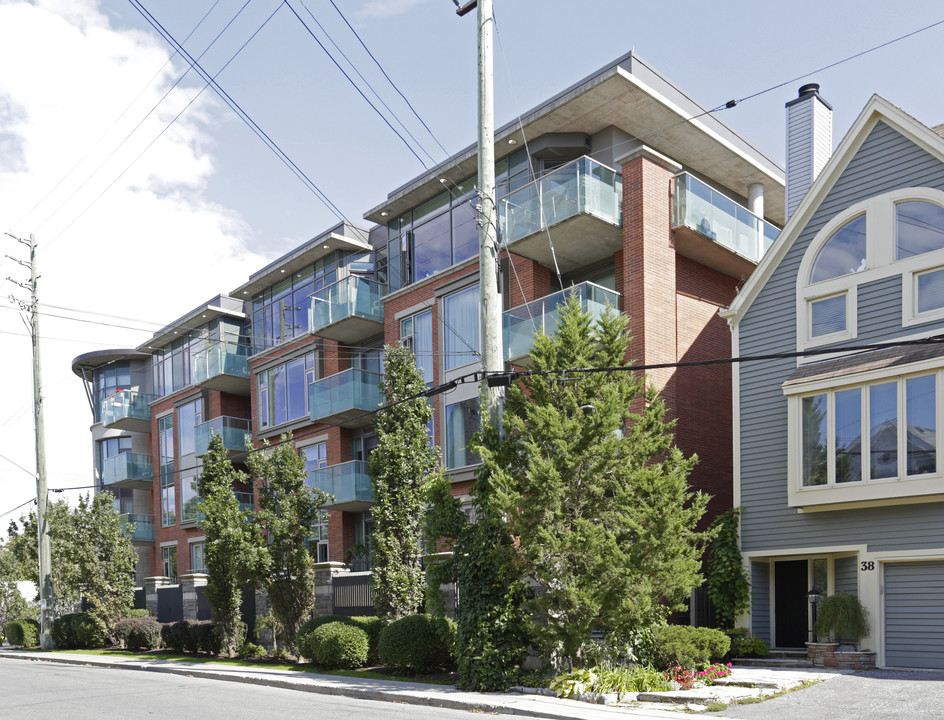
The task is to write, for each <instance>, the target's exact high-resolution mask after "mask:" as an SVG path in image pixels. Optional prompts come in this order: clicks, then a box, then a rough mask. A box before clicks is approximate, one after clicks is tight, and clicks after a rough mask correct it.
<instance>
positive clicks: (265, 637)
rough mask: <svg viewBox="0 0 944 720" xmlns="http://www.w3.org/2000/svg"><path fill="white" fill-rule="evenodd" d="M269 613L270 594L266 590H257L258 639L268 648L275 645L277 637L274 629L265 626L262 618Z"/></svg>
mask: <svg viewBox="0 0 944 720" xmlns="http://www.w3.org/2000/svg"><path fill="white" fill-rule="evenodd" d="M268 614H269V596H268V595H266V591H265V590H256V639H257V641H258V642H259V644H260V645H262V647H264V648H265V649H266V650H271V649H272V648H274V647H275V638H274V637H273V636H272V630H271V629H270V628H268V627H266V628H263V627H262V626H261V624H260V622H259V621H260V619H261V618H263V617H265V616H267V615H268Z"/></svg>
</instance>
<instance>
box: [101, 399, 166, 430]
mask: <svg viewBox="0 0 944 720" xmlns="http://www.w3.org/2000/svg"><path fill="white" fill-rule="evenodd" d="M156 399H157V396H156V395H148V394H147V393H142V392H138V391H137V390H119V391H118V392H116V393H115V394H114V395H109V396H108V397H107V398H105V401H104V402H103V403H102V424H103V425H104V426H105V427H110V426H117V427H121V426H122V425H125V426H129V425H130V424H131V423H134V424H138V425H139V428H140V427H141V426H143V425H150V422H151V408H150V404H151V403H152V402H154V401H155V400H156ZM128 429H135V428H134V427H128Z"/></svg>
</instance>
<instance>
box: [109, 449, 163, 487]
mask: <svg viewBox="0 0 944 720" xmlns="http://www.w3.org/2000/svg"><path fill="white" fill-rule="evenodd" d="M153 480H154V471H153V469H152V467H151V456H150V455H144V454H142V453H121V454H120V455H115V456H114V457H110V458H108V459H107V460H105V461H104V462H103V463H102V484H103V485H104V486H105V487H106V488H110V487H118V488H131V489H133V490H134V489H137V490H149V489H150V488H151V486H152V485H153Z"/></svg>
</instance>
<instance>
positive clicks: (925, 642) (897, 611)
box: [885, 562, 944, 669]
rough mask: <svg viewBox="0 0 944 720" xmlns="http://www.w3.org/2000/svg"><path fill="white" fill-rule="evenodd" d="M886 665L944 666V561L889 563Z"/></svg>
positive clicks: (887, 569) (887, 573) (886, 592)
mask: <svg viewBox="0 0 944 720" xmlns="http://www.w3.org/2000/svg"><path fill="white" fill-rule="evenodd" d="M885 664H886V665H890V666H892V667H915V668H938V669H942V668H944V563H941V562H917V563H888V564H887V565H886V566H885Z"/></svg>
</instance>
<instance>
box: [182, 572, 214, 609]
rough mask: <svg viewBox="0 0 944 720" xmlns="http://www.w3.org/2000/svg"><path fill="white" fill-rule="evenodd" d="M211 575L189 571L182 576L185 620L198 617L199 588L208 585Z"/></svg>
mask: <svg viewBox="0 0 944 720" xmlns="http://www.w3.org/2000/svg"><path fill="white" fill-rule="evenodd" d="M209 577H210V576H209V575H207V574H206V573H189V574H187V575H181V576H180V578H179V579H180V591H181V594H182V596H183V606H184V607H183V614H184V620H196V619H197V608H198V603H197V588H200V587H206V584H207V581H208V579H209Z"/></svg>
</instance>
